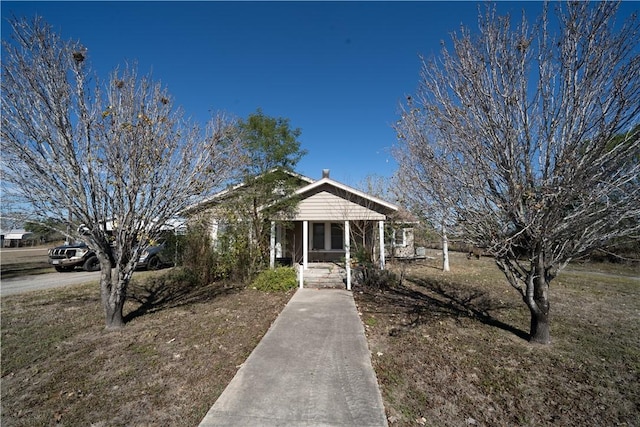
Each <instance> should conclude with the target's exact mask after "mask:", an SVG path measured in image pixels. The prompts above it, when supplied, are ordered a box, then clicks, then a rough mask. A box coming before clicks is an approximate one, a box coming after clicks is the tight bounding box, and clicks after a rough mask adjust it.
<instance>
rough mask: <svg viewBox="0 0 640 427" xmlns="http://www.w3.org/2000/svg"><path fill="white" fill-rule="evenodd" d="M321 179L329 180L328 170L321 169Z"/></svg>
mask: <svg viewBox="0 0 640 427" xmlns="http://www.w3.org/2000/svg"><path fill="white" fill-rule="evenodd" d="M322 177H323V178H329V169H322Z"/></svg>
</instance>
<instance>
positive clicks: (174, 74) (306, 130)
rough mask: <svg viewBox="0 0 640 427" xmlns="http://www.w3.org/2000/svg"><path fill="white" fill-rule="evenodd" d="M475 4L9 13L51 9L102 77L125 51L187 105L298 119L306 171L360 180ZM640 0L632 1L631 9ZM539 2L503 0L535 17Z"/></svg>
mask: <svg viewBox="0 0 640 427" xmlns="http://www.w3.org/2000/svg"><path fill="white" fill-rule="evenodd" d="M478 4H481V5H482V4H483V3H478V2H180V3H177V2H108V3H106V2H8V1H3V2H2V3H1V8H2V18H3V22H2V38H3V39H5V38H6V37H7V36H8V34H9V33H10V28H9V26H8V25H7V24H6V18H8V17H11V16H12V15H16V16H18V17H22V16H26V17H32V16H34V15H36V14H38V15H40V16H42V17H44V19H45V20H46V21H47V22H48V23H49V24H51V25H53V27H54V29H55V30H56V31H58V32H59V33H60V34H61V35H62V36H63V38H65V39H77V40H80V41H81V42H82V43H83V44H84V45H85V46H86V47H87V48H88V53H89V58H90V60H91V63H92V65H93V66H94V69H95V70H96V71H97V72H98V74H99V75H100V76H101V77H102V78H106V77H107V75H108V73H109V71H110V70H112V69H113V68H114V67H115V66H117V65H118V64H123V63H124V62H125V61H137V62H138V66H139V70H140V72H141V73H144V72H148V71H152V72H153V75H154V77H155V78H156V79H158V80H161V81H162V82H163V83H164V84H166V85H167V86H168V88H169V91H170V92H171V93H172V94H173V96H174V98H175V100H176V103H177V104H179V105H181V106H183V108H184V109H185V111H186V113H187V114H188V115H190V116H193V117H194V118H196V119H198V120H199V121H201V122H204V121H206V120H207V118H208V117H209V116H210V113H211V112H212V111H214V112H215V111H220V110H222V111H226V112H228V113H230V114H233V115H236V116H239V117H247V115H248V114H250V113H252V112H254V111H256V109H257V108H258V107H260V108H262V110H263V111H264V113H265V114H267V115H269V116H276V117H286V118H289V119H290V122H291V125H292V126H293V127H298V128H301V130H302V136H301V138H300V141H301V143H302V148H304V149H306V150H308V154H307V156H305V157H304V158H303V159H302V160H301V162H300V163H299V165H298V172H300V173H302V174H304V175H307V176H310V177H312V178H320V176H321V170H322V169H323V168H328V169H331V176H332V178H334V179H337V180H339V181H342V182H344V183H346V184H350V185H357V184H358V183H359V182H361V181H362V180H363V179H364V178H365V177H366V176H367V175H374V174H375V175H380V176H391V175H392V173H393V171H394V170H395V164H394V161H393V159H392V157H391V155H390V153H389V149H390V147H391V146H392V145H393V144H394V142H395V133H394V132H393V130H392V129H391V124H392V123H393V122H394V121H395V120H396V118H397V109H398V103H399V102H400V101H401V100H402V99H403V98H404V96H405V95H407V94H410V93H412V92H414V91H415V89H416V87H417V84H418V73H419V69H420V60H419V56H418V55H419V54H422V55H425V56H431V55H433V54H436V53H438V51H439V49H440V42H441V40H445V41H448V40H449V39H450V36H449V34H450V33H451V32H452V31H456V30H458V29H459V28H460V25H461V24H463V25H465V26H468V27H470V28H472V29H476V28H477V16H478ZM637 6H638V3H625V4H623V7H622V10H621V12H623V13H622V15H624V16H628V15H629V13H630V12H631V11H633V10H635V9H637ZM541 8H542V4H541V3H540V2H524V3H523V2H504V3H498V9H499V11H501V12H507V11H508V12H511V13H512V14H514V15H516V16H519V15H520V13H521V11H522V10H523V9H524V10H525V11H526V13H527V14H528V15H529V16H530V17H532V18H533V17H535V16H537V15H538V14H539V12H540V10H541Z"/></svg>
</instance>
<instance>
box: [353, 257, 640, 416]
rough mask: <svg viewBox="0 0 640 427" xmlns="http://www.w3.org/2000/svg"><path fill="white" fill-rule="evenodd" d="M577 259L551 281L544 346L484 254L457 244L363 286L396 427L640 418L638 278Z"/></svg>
mask: <svg viewBox="0 0 640 427" xmlns="http://www.w3.org/2000/svg"><path fill="white" fill-rule="evenodd" d="M588 268H589V266H578V267H574V270H576V271H575V272H565V273H562V274H561V275H560V276H559V277H558V278H556V280H555V281H553V282H552V284H551V304H552V305H551V309H552V339H553V343H552V344H551V345H549V346H539V345H531V344H529V343H528V342H527V340H526V335H527V332H528V327H529V316H528V310H527V308H526V306H524V304H523V302H522V299H521V298H520V297H519V295H518V294H517V293H516V292H515V290H513V289H512V288H510V287H509V286H508V284H507V282H506V280H505V279H504V276H503V275H502V273H500V271H499V270H498V269H497V268H496V267H495V266H494V265H493V262H492V261H491V260H489V259H480V260H475V259H473V260H467V259H466V258H465V257H464V256H463V255H462V254H453V259H452V271H451V272H450V273H443V272H441V271H440V270H439V269H438V262H437V261H429V262H426V263H422V264H414V265H410V266H404V267H399V266H396V271H397V272H400V271H401V270H402V269H404V270H405V271H404V274H405V280H404V282H403V284H402V285H401V286H399V287H394V288H390V289H389V288H387V289H383V290H371V289H369V290H367V289H362V288H360V289H357V290H356V291H355V296H356V301H357V304H358V308H359V310H360V312H361V313H362V319H363V322H364V324H365V329H366V332H367V337H368V340H369V346H370V349H371V352H372V358H373V365H374V368H375V370H376V373H377V376H378V381H379V383H380V385H381V389H382V393H383V398H384V402H385V407H386V410H387V415H388V418H389V421H390V425H392V426H416V425H430V426H464V425H482V426H512V425H520V426H540V425H552V424H553V425H562V426H596V425H597V426H638V425H640V292H639V291H640V281H639V279H638V276H640V274H639V272H638V270H637V268H636V269H635V270H633V269H630V270H628V271H624V269H622V270H621V269H620V268H619V269H618V270H617V271H618V272H622V273H624V274H628V275H631V276H635V277H624V276H621V275H616V274H611V273H604V274H603V273H599V274H591V273H588V272H585V270H587V269H588Z"/></svg>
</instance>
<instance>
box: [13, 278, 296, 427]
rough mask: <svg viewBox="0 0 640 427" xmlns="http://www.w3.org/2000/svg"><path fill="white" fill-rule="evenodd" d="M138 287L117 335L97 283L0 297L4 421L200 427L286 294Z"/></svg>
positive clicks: (159, 284)
mask: <svg viewBox="0 0 640 427" xmlns="http://www.w3.org/2000/svg"><path fill="white" fill-rule="evenodd" d="M137 274H138V273H136V275H137ZM156 274H157V273H156ZM160 274H162V273H160ZM134 279H135V277H134ZM137 283H138V284H137V285H136V286H134V287H133V288H132V295H133V296H135V298H136V299H138V301H136V300H135V299H131V301H130V302H128V303H127V306H126V307H125V308H126V310H125V311H126V312H128V313H129V319H130V321H129V323H128V324H127V326H126V327H125V328H124V329H122V330H120V331H115V332H109V331H106V330H105V329H104V326H103V325H104V323H103V318H102V309H101V305H100V299H99V290H98V289H97V287H96V286H95V285H87V286H82V285H81V286H74V287H66V288H62V289H56V290H50V291H43V292H34V293H28V294H24V295H17V296H11V297H7V298H3V299H2V419H1V425H2V426H3V427H9V426H49V425H56V426H63V425H64V426H80V425H83V426H194V425H197V424H198V423H199V422H200V420H201V419H202V418H203V417H204V415H205V414H206V412H207V411H208V409H209V408H210V407H211V405H212V404H213V403H214V402H215V400H216V399H217V397H218V396H219V395H220V393H221V392H222V390H224V388H225V387H226V385H227V384H228V382H229V381H230V380H231V378H232V377H233V375H235V372H236V371H237V368H238V366H239V365H240V364H241V363H243V362H244V360H245V359H246V358H247V356H248V355H249V353H250V352H251V351H252V350H253V348H254V347H255V346H256V344H257V343H258V342H259V341H260V339H261V337H262V336H263V335H264V334H265V332H266V331H267V329H268V328H269V326H270V325H271V323H272V322H273V320H274V319H275V318H276V317H277V315H278V314H279V313H280V311H281V310H282V308H283V307H284V305H285V304H286V302H287V301H288V299H289V298H290V296H291V293H264V292H259V291H256V290H252V289H235V288H224V287H222V286H218V285H213V286H209V287H204V288H188V287H186V288H185V287H184V286H180V284H179V283H178V282H174V283H171V282H170V283H169V285H170V286H163V285H164V284H166V282H164V281H163V280H160V279H159V278H157V277H155V278H154V277H149V278H147V280H144V281H141V280H137Z"/></svg>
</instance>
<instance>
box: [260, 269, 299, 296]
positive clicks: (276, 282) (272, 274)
mask: <svg viewBox="0 0 640 427" xmlns="http://www.w3.org/2000/svg"><path fill="white" fill-rule="evenodd" d="M297 284H298V278H297V274H296V270H295V269H294V268H291V267H277V268H275V269H273V270H264V271H263V272H261V273H260V274H258V277H256V278H255V280H254V281H253V283H252V286H253V287H254V288H256V289H258V290H260V291H265V292H286V291H288V290H289V289H293V288H295V287H296V286H297Z"/></svg>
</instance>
